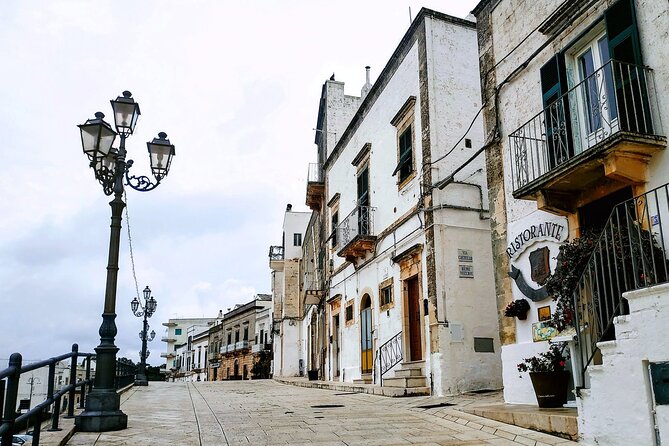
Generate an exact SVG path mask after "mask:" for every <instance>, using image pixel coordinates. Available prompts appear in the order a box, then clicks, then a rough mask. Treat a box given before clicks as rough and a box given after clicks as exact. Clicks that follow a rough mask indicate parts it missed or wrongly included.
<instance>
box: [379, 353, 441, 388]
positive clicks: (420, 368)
mask: <svg viewBox="0 0 669 446" xmlns="http://www.w3.org/2000/svg"><path fill="white" fill-rule="evenodd" d="M424 370H425V361H409V362H403V363H402V364H401V366H400V368H399V369H397V370H395V371H394V374H395V376H393V377H388V378H383V386H384V387H393V388H398V389H404V390H405V392H404V394H405V395H429V394H430V388H429V387H428V386H427V378H426V377H425V373H424Z"/></svg>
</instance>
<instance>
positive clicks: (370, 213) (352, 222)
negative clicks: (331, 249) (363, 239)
mask: <svg viewBox="0 0 669 446" xmlns="http://www.w3.org/2000/svg"><path fill="white" fill-rule="evenodd" d="M375 210H376V208H373V207H371V206H356V207H355V209H353V212H351V213H350V214H348V216H346V218H344V220H343V221H342V222H341V223H340V224H339V225H338V226H337V245H336V246H335V247H336V249H337V250H339V249H341V248H345V247H346V246H347V245H349V244H350V243H351V242H352V241H353V240H354V239H355V238H356V237H359V236H366V235H369V236H373V235H374V211H375Z"/></svg>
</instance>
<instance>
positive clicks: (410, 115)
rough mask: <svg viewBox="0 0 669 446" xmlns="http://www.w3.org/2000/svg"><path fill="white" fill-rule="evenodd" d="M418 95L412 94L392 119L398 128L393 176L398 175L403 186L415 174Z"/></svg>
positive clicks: (398, 181)
mask: <svg viewBox="0 0 669 446" xmlns="http://www.w3.org/2000/svg"><path fill="white" fill-rule="evenodd" d="M415 104H416V97H415V96H410V97H409V99H407V101H406V102H405V103H404V105H403V106H402V108H401V109H400V111H398V112H397V114H396V115H395V117H394V118H393V119H392V120H391V121H390V123H391V124H392V125H394V126H395V127H396V128H397V165H396V166H395V170H394V171H393V176H395V175H397V184H398V185H399V187H402V186H403V185H404V184H406V183H407V182H408V181H409V180H410V179H411V178H413V177H414V176H415V168H414V155H413V147H414V142H413V141H414V133H415V132H414V126H413V125H412V123H413V121H414V105H415Z"/></svg>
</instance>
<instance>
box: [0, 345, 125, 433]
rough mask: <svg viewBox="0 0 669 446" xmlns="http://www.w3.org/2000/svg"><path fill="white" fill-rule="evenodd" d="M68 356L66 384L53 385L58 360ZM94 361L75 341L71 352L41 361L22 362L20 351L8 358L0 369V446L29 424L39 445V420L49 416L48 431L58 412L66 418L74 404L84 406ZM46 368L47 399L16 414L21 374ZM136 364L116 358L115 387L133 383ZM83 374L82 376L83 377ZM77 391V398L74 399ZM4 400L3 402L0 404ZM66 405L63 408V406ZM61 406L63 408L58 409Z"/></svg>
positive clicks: (56, 421)
mask: <svg viewBox="0 0 669 446" xmlns="http://www.w3.org/2000/svg"><path fill="white" fill-rule="evenodd" d="M67 359H69V360H70V365H69V370H68V371H67V374H68V377H67V378H66V385H64V386H62V387H60V388H59V389H57V388H56V385H57V382H56V367H57V365H58V363H60V362H61V361H65V360H67ZM79 359H81V360H82V363H81V366H82V367H83V368H82V369H81V370H80V373H79V374H77V367H78V365H77V362H78V360H79ZM94 360H95V353H80V352H79V347H78V345H77V344H73V345H72V351H71V352H69V353H65V354H63V355H60V356H56V357H54V358H50V359H45V360H44V361H39V362H35V363H32V364H27V365H25V366H24V365H23V358H22V356H21V354H20V353H14V354H12V355H11V356H10V358H9V365H8V367H7V368H6V369H4V370H0V420H1V421H0V446H12V436H13V435H14V434H16V433H17V432H18V431H19V430H22V429H27V428H28V426H32V444H33V445H34V446H38V445H39V442H40V433H41V428H42V422H43V420H45V419H48V418H49V417H50V418H51V427H50V428H49V429H48V431H58V430H60V428H59V427H58V424H59V420H60V415H61V412H63V411H66V414H65V418H72V417H74V409H75V404H78V407H79V409H83V408H84V403H85V400H86V395H87V394H88V393H89V392H90V391H91V390H92V389H93V377H92V376H91V374H92V372H91V370H92V368H91V363H92V361H94ZM43 367H48V381H47V383H46V384H47V394H46V399H45V400H44V401H43V402H41V403H40V404H38V405H36V406H35V407H33V408H30V409H29V410H28V411H27V412H26V413H18V412H17V406H18V402H19V401H18V396H19V382H20V380H21V377H22V376H23V375H24V374H26V373H28V372H32V371H34V370H37V369H41V368H43ZM136 373H137V366H136V365H135V364H133V363H132V361H130V360H126V359H124V358H121V359H119V360H117V361H116V382H115V384H116V389H117V390H118V389H122V388H124V387H127V386H129V385H132V384H134V381H135V374H136ZM82 375H83V376H82ZM77 394H78V396H79V400H78V402H77V398H76V397H77ZM3 402H4V404H2V403H3ZM65 406H66V407H65ZM61 408H63V409H62V410H61Z"/></svg>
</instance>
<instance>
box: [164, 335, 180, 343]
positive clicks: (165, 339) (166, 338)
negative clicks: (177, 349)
mask: <svg viewBox="0 0 669 446" xmlns="http://www.w3.org/2000/svg"><path fill="white" fill-rule="evenodd" d="M160 341H161V342H176V341H177V340H176V338H170V337H169V336H163V337H162V338H160Z"/></svg>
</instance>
